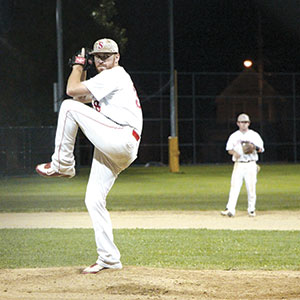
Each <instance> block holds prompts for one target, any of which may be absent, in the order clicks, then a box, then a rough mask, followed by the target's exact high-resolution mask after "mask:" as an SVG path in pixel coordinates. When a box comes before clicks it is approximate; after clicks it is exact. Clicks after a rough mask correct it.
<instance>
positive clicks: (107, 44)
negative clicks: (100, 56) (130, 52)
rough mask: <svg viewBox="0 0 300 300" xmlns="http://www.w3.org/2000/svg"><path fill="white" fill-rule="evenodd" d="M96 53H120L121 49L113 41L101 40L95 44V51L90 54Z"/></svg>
mask: <svg viewBox="0 0 300 300" xmlns="http://www.w3.org/2000/svg"><path fill="white" fill-rule="evenodd" d="M95 53H119V47H118V45H117V43H116V42H115V41H113V40H111V39H101V40H98V41H96V42H95V44H94V47H93V51H92V52H90V54H95Z"/></svg>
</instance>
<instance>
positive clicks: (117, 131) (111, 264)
mask: <svg viewBox="0 0 300 300" xmlns="http://www.w3.org/2000/svg"><path fill="white" fill-rule="evenodd" d="M90 54H91V55H93V57H94V63H95V67H96V69H97V71H98V74H97V75H96V76H94V77H93V78H91V79H89V80H84V79H85V78H86V72H85V69H86V68H87V67H88V65H89V62H90V60H89V59H90V57H89V55H87V54H86V53H85V49H84V48H83V49H82V51H81V53H80V54H79V55H75V56H74V57H73V58H72V60H71V66H72V72H71V74H70V76H69V79H68V83H67V94H68V95H69V96H71V97H73V99H69V100H65V101H64V102H63V103H62V105H61V108H60V112H59V117H58V123H57V131H56V137H55V151H54V154H53V155H52V160H51V162H50V163H44V164H40V165H38V166H37V167H36V171H37V172H38V173H39V174H40V175H42V176H45V177H73V176H74V175H75V160H74V154H73V150H74V144H75V139H76V135H77V130H78V126H79V127H80V128H81V130H82V132H83V133H84V134H85V135H86V137H87V138H88V139H89V140H90V141H91V142H92V143H93V145H94V146H95V149H94V157H93V162H92V167H91V172H90V177H89V181H88V185H87V190H86V196H85V203H86V207H87V209H88V211H89V214H90V217H91V219H92V223H93V227H94V231H95V239H96V245H97V252H98V259H97V261H96V263H95V264H93V265H91V266H90V267H87V268H86V269H84V271H83V273H97V272H99V271H100V270H102V269H104V268H113V269H120V268H122V264H121V261H120V252H119V250H118V248H117V246H116V245H115V244H114V240H113V231H112V224H111V220H110V216H109V213H108V211H107V209H106V196H107V194H108V192H109V191H110V189H111V187H112V185H113V184H114V182H115V180H116V178H117V176H118V174H119V173H120V172H121V171H122V170H124V169H125V168H127V167H128V166H129V165H130V164H131V163H132V162H133V161H134V160H135V159H136V157H137V152H138V147H139V143H140V136H141V132H142V122H143V121H142V110H141V106H140V102H139V99H138V96H137V93H136V91H135V88H134V86H133V83H132V81H131V78H130V76H129V75H128V73H127V72H126V71H125V70H124V69H123V67H121V66H119V59H120V54H119V49H118V45H117V44H116V42H114V41H113V40H111V39H100V40H98V41H96V42H95V44H94V47H93V51H92V52H91V53H90ZM85 102H92V104H93V108H92V107H90V106H88V105H85V104H84V103H85Z"/></svg>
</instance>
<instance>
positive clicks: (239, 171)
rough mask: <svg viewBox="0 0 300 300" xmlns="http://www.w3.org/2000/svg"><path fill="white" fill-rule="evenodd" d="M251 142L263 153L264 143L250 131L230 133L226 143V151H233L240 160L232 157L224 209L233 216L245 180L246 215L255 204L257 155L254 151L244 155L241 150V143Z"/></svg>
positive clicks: (253, 209) (253, 208)
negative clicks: (229, 184) (227, 196)
mask: <svg viewBox="0 0 300 300" xmlns="http://www.w3.org/2000/svg"><path fill="white" fill-rule="evenodd" d="M246 141H248V142H251V143H253V144H254V145H255V146H257V147H259V148H260V149H261V150H262V151H261V152H263V151H264V143H263V140H262V138H261V137H260V135H259V134H258V133H257V132H255V131H254V130H252V129H248V130H247V131H246V132H241V131H240V130H237V131H235V132H234V133H232V134H231V135H230V136H229V138H228V141H227V144H226V150H227V151H229V150H234V151H236V152H237V153H238V154H239V155H240V158H238V159H236V158H235V157H234V156H232V160H233V162H234V167H233V171H232V176H231V187H230V192H229V199H228V203H227V205H226V208H227V209H228V211H229V212H231V213H232V214H233V215H235V207H236V204H237V200H238V197H239V193H240V190H241V187H242V185H243V180H245V184H246V189H247V194H248V213H249V212H252V211H255V204H256V182H257V165H256V161H257V160H258V154H257V152H256V151H254V152H253V153H251V154H244V153H243V150H242V142H246Z"/></svg>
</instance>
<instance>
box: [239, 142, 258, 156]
mask: <svg viewBox="0 0 300 300" xmlns="http://www.w3.org/2000/svg"><path fill="white" fill-rule="evenodd" d="M242 148H243V152H244V154H251V153H253V152H254V151H255V150H256V147H255V145H254V144H253V143H250V142H242Z"/></svg>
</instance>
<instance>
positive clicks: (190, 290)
mask: <svg viewBox="0 0 300 300" xmlns="http://www.w3.org/2000/svg"><path fill="white" fill-rule="evenodd" d="M80 271H81V268H47V269H14V270H0V298H1V299H3V300H4V299H14V300H15V299H39V300H40V299H101V300H146V299H151V300H158V299H159V300H171V299H172V300H175V299H178V300H188V299H264V300H266V299H299V298H300V271H294V272H291V271H289V272H288V271H276V272H274V271H272V272H271V271H211V270H209V271H198V270H197V271H187V270H177V269H158V268H145V267H125V268H124V269H122V270H104V271H101V272H100V273H98V274H96V275H83V274H80Z"/></svg>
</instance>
